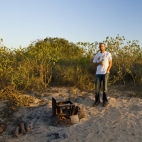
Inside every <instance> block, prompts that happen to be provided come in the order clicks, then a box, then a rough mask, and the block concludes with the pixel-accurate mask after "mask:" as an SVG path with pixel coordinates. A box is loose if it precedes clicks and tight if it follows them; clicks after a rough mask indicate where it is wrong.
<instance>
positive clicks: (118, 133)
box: [0, 88, 142, 142]
mask: <svg viewBox="0 0 142 142" xmlns="http://www.w3.org/2000/svg"><path fill="white" fill-rule="evenodd" d="M113 91H114V92H115V89H114V90H113ZM111 92H112V91H111ZM116 92H117V91H116ZM71 93H72V92H71V91H69V90H68V88H52V89H51V90H50V91H49V90H47V91H46V92H45V93H44V94H42V95H41V98H42V100H43V101H44V103H45V105H43V106H39V104H35V106H36V105H37V107H31V108H23V109H20V110H19V111H17V112H16V113H15V114H14V118H13V122H14V121H16V120H17V119H19V118H22V119H23V120H26V121H28V122H29V123H30V125H31V128H32V129H31V131H30V132H28V133H27V134H26V135H19V137H18V138H13V136H12V135H11V134H10V132H11V130H12V129H13V128H14V127H15V126H14V125H13V124H14V123H13V122H11V123H10V124H9V125H8V127H7V129H6V131H5V132H4V133H3V135H1V136H0V142H60V141H62V142H134V141H135V142H142V100H141V99H139V98H130V97H126V96H123V97H121V95H120V94H119V95H118V94H115V95H114V96H113V95H110V97H111V98H110V101H109V105H108V106H107V107H105V108H104V107H102V103H101V104H99V105H98V106H97V107H92V104H93V103H94V95H93V93H87V92H79V91H78V90H76V91H75V93H74V97H75V98H71V101H72V102H73V103H75V104H76V105H78V106H80V107H81V108H83V109H84V111H85V115H86V116H85V118H83V119H81V120H80V122H79V123H77V124H74V125H72V126H70V127H55V126H52V125H51V116H52V110H51V108H52V107H51V105H52V104H51V103H52V101H51V99H52V97H54V98H56V99H57V100H58V101H63V100H67V99H69V98H70V96H71ZM83 93H84V94H86V96H85V97H82V94H83ZM117 93H119V92H117Z"/></svg>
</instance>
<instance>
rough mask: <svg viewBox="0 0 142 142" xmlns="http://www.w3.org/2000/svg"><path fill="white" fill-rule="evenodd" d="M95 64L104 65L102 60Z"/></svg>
mask: <svg viewBox="0 0 142 142" xmlns="http://www.w3.org/2000/svg"><path fill="white" fill-rule="evenodd" d="M95 65H96V66H99V65H101V66H103V65H104V62H102V61H101V62H98V63H95Z"/></svg>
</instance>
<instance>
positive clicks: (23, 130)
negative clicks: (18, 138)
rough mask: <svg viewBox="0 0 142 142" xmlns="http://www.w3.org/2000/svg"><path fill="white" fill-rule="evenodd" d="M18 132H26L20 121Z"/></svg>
mask: <svg viewBox="0 0 142 142" xmlns="http://www.w3.org/2000/svg"><path fill="white" fill-rule="evenodd" d="M20 132H21V133H22V134H26V130H25V127H24V123H20Z"/></svg>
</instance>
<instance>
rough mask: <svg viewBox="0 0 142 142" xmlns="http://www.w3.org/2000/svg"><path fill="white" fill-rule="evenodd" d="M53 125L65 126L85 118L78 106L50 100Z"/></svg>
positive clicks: (69, 102) (68, 102)
mask: <svg viewBox="0 0 142 142" xmlns="http://www.w3.org/2000/svg"><path fill="white" fill-rule="evenodd" d="M52 116H53V125H54V126H57V125H58V124H61V123H62V124H63V123H65V124H66V125H71V124H75V123H77V122H79V121H80V119H81V118H83V117H85V114H84V111H83V110H81V109H80V107H79V106H75V105H74V104H73V103H72V102H71V101H64V102H56V100H55V99H54V98H52Z"/></svg>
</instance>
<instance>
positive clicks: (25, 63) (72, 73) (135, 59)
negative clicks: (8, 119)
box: [0, 35, 142, 100]
mask: <svg viewBox="0 0 142 142" xmlns="http://www.w3.org/2000/svg"><path fill="white" fill-rule="evenodd" d="M104 42H105V43H106V45H107V50H108V51H110V52H111V53H112V56H113V67H112V69H111V74H110V80H109V84H114V83H116V82H118V81H119V82H120V81H122V82H123V83H124V84H125V83H126V82H127V81H130V80H131V81H132V82H133V86H134V87H133V88H134V92H135V93H134V94H135V96H142V94H141V92H142V89H141V88H142V48H141V47H140V46H139V45H138V41H135V40H134V41H128V42H126V40H125V38H124V37H120V36H119V35H118V36H117V37H116V38H112V37H107V38H106V39H105V41H104ZM98 50H99V48H98V42H94V43H89V42H78V43H76V44H75V43H72V42H69V41H67V40H65V39H62V38H50V37H47V38H45V39H44V40H37V41H35V42H33V43H32V44H30V45H29V46H28V47H27V48H18V49H8V48H7V47H5V46H3V45H2V41H1V42H0V90H1V91H0V94H1V95H0V97H1V98H8V97H9V95H8V94H14V93H13V92H15V91H16V92H21V91H22V92H25V91H28V92H33V91H38V92H42V91H43V90H44V89H45V88H47V87H48V86H53V85H54V86H75V87H77V88H80V89H84V90H94V88H95V86H94V79H95V78H94V77H95V67H94V65H93V63H92V60H93V58H94V55H95V54H96V53H97V52H98ZM7 90H8V91H7ZM6 92H7V93H6ZM9 99H13V100H15V99H16V97H15V96H10V98H9Z"/></svg>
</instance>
